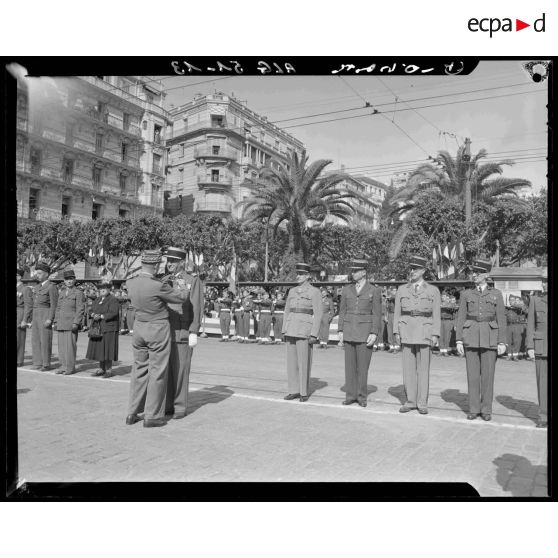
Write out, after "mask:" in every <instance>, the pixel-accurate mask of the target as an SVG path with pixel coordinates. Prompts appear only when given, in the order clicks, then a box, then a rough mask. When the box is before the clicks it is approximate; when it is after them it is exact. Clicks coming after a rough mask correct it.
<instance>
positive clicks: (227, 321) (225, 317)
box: [216, 289, 233, 342]
mask: <svg viewBox="0 0 558 558" xmlns="http://www.w3.org/2000/svg"><path fill="white" fill-rule="evenodd" d="M232 304H233V300H232V293H230V292H229V291H227V290H226V289H223V294H222V295H221V297H220V298H218V299H217V307H216V310H217V312H218V313H219V325H220V326H221V339H219V341H221V342H223V341H224V342H228V341H230V340H231V310H232Z"/></svg>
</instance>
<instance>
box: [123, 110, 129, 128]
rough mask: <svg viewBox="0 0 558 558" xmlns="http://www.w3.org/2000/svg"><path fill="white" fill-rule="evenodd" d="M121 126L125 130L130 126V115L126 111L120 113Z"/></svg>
mask: <svg viewBox="0 0 558 558" xmlns="http://www.w3.org/2000/svg"><path fill="white" fill-rule="evenodd" d="M122 128H123V129H124V131H125V132H127V131H128V130H129V128H130V115H129V114H128V113H126V112H125V113H124V114H123V115H122Z"/></svg>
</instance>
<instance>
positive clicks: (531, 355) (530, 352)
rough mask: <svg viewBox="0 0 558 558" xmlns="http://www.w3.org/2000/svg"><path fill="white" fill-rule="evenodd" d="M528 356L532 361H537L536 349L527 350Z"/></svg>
mask: <svg viewBox="0 0 558 558" xmlns="http://www.w3.org/2000/svg"><path fill="white" fill-rule="evenodd" d="M527 356H528V357H529V358H530V359H531V360H535V349H527Z"/></svg>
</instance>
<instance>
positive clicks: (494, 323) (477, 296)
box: [455, 288, 506, 349]
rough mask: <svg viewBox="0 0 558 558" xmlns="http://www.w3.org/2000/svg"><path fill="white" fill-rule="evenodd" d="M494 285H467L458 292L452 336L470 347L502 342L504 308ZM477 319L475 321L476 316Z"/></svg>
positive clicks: (481, 347)
mask: <svg viewBox="0 0 558 558" xmlns="http://www.w3.org/2000/svg"><path fill="white" fill-rule="evenodd" d="M505 310H506V309H505V306H504V298H503V296H502V293H501V292H500V291H499V290H498V289H488V288H486V289H484V291H483V292H482V293H480V292H479V291H478V290H477V289H469V290H467V291H463V292H462V293H461V299H460V300H459V310H458V312H457V320H456V324H455V332H456V333H455V340H456V341H462V342H463V345H465V347H470V348H472V349H479V348H480V349H497V348H498V343H505V342H506V311H505ZM477 317H478V318H480V320H481V321H477V319H476V318H477Z"/></svg>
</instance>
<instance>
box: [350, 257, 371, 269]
mask: <svg viewBox="0 0 558 558" xmlns="http://www.w3.org/2000/svg"><path fill="white" fill-rule="evenodd" d="M367 267H368V260H367V259H366V258H363V257H360V258H353V259H352V260H351V265H350V266H349V268H350V270H351V271H358V270H360V269H366V268H367Z"/></svg>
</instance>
